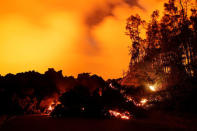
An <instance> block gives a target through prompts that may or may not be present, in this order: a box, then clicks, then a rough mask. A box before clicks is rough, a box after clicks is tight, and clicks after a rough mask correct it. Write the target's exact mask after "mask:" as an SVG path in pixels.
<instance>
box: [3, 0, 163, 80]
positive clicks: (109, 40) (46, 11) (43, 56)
mask: <svg viewBox="0 0 197 131" xmlns="http://www.w3.org/2000/svg"><path fill="white" fill-rule="evenodd" d="M127 1H128V0H127ZM134 3H135V2H134ZM111 5H114V7H113V8H112V9H111V7H112V6H111ZM138 5H140V7H141V8H139V6H136V5H130V6H129V4H128V3H127V2H126V0H108V1H106V0H86V1H85V2H84V0H77V1H75V0H74V1H71V0H17V1H14V0H2V1H1V4H0V29H1V30H0V36H1V37H0V58H1V59H0V74H2V75H5V74H7V73H10V72H11V73H18V72H24V71H29V70H36V71H39V72H41V73H43V72H44V71H46V70H47V68H49V67H53V68H55V69H56V70H60V69H62V70H63V73H64V75H74V76H76V75H77V74H78V73H82V72H92V73H95V74H98V75H101V76H103V77H104V78H105V79H107V78H118V77H121V76H122V73H123V70H127V68H128V65H129V60H130V56H129V53H128V52H129V49H128V46H129V45H130V40H129V37H128V36H126V35H125V26H126V19H127V18H128V17H129V16H130V15H131V14H135V13H140V15H141V16H142V18H144V19H148V17H149V16H150V14H151V13H152V11H153V10H155V9H160V8H161V7H162V5H163V0H149V1H146V0H138ZM161 10H162V8H161ZM96 11H97V12H96ZM91 13H93V14H91ZM94 13H95V14H94ZM100 16H102V17H103V18H102V19H100Z"/></svg>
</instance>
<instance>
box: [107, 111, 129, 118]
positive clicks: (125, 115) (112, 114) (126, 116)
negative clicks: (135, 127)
mask: <svg viewBox="0 0 197 131" xmlns="http://www.w3.org/2000/svg"><path fill="white" fill-rule="evenodd" d="M109 113H110V115H111V116H115V117H116V118H120V119H123V120H129V119H130V117H131V115H130V113H129V112H128V111H125V112H123V113H120V112H118V111H115V110H109Z"/></svg>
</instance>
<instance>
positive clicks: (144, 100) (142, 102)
mask: <svg viewBox="0 0 197 131" xmlns="http://www.w3.org/2000/svg"><path fill="white" fill-rule="evenodd" d="M147 101H148V100H147V99H142V100H141V101H140V103H141V104H142V105H144V104H146V103H147Z"/></svg>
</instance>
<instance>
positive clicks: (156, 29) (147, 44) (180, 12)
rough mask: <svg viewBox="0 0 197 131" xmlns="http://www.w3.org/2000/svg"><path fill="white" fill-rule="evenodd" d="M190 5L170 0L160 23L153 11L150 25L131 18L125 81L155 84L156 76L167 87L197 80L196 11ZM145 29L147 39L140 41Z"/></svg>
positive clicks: (128, 28)
mask: <svg viewBox="0 0 197 131" xmlns="http://www.w3.org/2000/svg"><path fill="white" fill-rule="evenodd" d="M190 4H191V3H190V1H188V0H179V1H176V0H169V1H168V2H167V3H165V4H164V14H163V16H162V17H161V19H159V12H158V11H154V12H153V13H152V15H151V21H150V22H148V23H147V22H146V23H147V24H144V23H145V22H144V21H143V20H141V18H140V16H139V15H135V16H130V17H129V18H128V20H127V25H126V29H127V34H128V35H129V36H130V39H131V40H132V43H131V49H130V53H131V61H130V67H129V71H128V75H127V76H126V77H129V76H130V75H131V76H133V78H137V79H139V78H140V77H144V78H145V80H144V81H146V80H148V79H149V81H154V79H155V76H156V77H158V78H159V79H160V80H162V81H163V82H162V83H164V81H167V83H168V84H170V83H171V84H176V83H180V82H181V81H184V80H186V79H188V78H195V77H197V75H196V74H197V73H196V56H197V55H196V7H190V6H189V5H190ZM195 4H196V3H195ZM189 10H191V13H188V12H189ZM190 14H191V15H190ZM142 27H144V29H145V31H146V38H145V39H143V38H142V37H140V33H141V32H142ZM137 72H140V73H137ZM143 74H144V75H143ZM146 77H147V78H146ZM130 78H132V77H130ZM140 79H141V78H140Z"/></svg>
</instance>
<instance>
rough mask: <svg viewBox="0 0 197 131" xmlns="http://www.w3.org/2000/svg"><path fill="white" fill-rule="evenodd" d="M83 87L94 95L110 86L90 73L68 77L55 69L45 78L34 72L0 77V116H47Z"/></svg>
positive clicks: (48, 72)
mask: <svg viewBox="0 0 197 131" xmlns="http://www.w3.org/2000/svg"><path fill="white" fill-rule="evenodd" d="M79 85H80V86H84V87H86V88H87V89H88V91H89V92H90V93H92V92H93V91H95V90H96V89H99V88H104V87H105V85H106V82H105V81H104V80H103V79H102V78H101V77H99V76H97V75H90V74H89V73H83V74H79V75H78V77H77V78H74V77H72V76H70V77H64V76H63V75H62V71H58V72H56V71H55V70H54V69H53V68H51V69H49V70H48V71H46V72H45V73H44V74H40V73H38V72H35V71H30V72H25V73H18V74H16V75H13V74H7V75H6V76H0V107H1V108H0V115H2V114H7V115H16V114H33V113H44V112H45V111H46V108H48V106H49V105H50V104H51V103H52V102H54V101H58V99H59V96H61V95H62V94H63V93H65V92H67V91H69V90H70V89H73V88H74V87H76V86H79Z"/></svg>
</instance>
